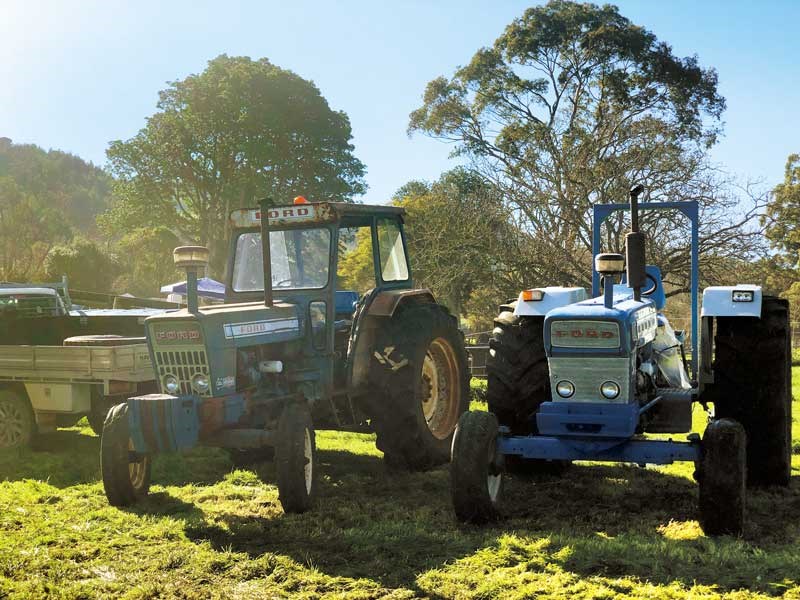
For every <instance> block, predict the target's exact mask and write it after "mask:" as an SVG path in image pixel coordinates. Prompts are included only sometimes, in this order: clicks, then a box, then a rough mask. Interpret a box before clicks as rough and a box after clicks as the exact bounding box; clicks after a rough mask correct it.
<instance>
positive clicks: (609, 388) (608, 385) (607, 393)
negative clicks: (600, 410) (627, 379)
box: [600, 381, 619, 400]
mask: <svg viewBox="0 0 800 600" xmlns="http://www.w3.org/2000/svg"><path fill="white" fill-rule="evenodd" d="M600 393H601V394H603V397H604V398H608V399H609V400H613V399H614V398H616V397H617V396H619V386H618V385H617V384H616V383H614V382H613V381H606V382H605V383H604V384H603V385H601V386H600Z"/></svg>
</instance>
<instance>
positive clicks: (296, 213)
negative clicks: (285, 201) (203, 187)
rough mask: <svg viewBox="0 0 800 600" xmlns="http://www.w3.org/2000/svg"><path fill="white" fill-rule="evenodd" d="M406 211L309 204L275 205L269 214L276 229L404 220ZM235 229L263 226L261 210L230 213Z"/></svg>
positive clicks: (347, 205)
mask: <svg viewBox="0 0 800 600" xmlns="http://www.w3.org/2000/svg"><path fill="white" fill-rule="evenodd" d="M404 214H405V209H404V208H402V207H399V206H386V205H379V204H351V203H349V202H306V203H303V204H289V205H285V206H274V207H272V208H271V209H270V211H269V224H270V226H271V227H273V226H302V225H306V224H315V223H333V222H338V221H342V220H350V218H369V217H373V216H375V217H388V216H395V217H402V215H404ZM230 220H231V225H232V226H233V227H234V228H253V227H258V226H259V225H260V223H261V210H260V209H259V208H240V209H237V210H234V211H231V215H230Z"/></svg>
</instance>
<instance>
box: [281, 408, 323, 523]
mask: <svg viewBox="0 0 800 600" xmlns="http://www.w3.org/2000/svg"><path fill="white" fill-rule="evenodd" d="M277 435H278V437H277V440H276V444H275V469H276V471H277V475H278V496H279V498H280V501H281V505H282V506H283V510H284V511H285V512H287V513H303V512H306V511H307V510H309V509H310V508H311V507H312V505H313V503H314V496H315V495H316V491H317V483H316V482H317V471H319V464H318V463H317V444H316V436H315V434H314V425H313V423H312V421H311V412H310V411H309V409H308V407H307V406H306V405H305V404H301V403H299V402H290V403H289V404H287V405H286V406H284V408H283V410H282V411H281V416H280V418H279V419H278V431H277ZM306 436H308V441H309V442H310V444H311V448H310V450H311V452H310V454H311V459H310V465H311V474H310V484H309V483H308V480H307V479H306V465H308V464H309V460H308V458H307V457H306V450H307V448H306Z"/></svg>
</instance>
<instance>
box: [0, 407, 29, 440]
mask: <svg viewBox="0 0 800 600" xmlns="http://www.w3.org/2000/svg"><path fill="white" fill-rule="evenodd" d="M24 437H25V415H23V414H22V410H21V409H20V407H19V406H17V405H16V404H15V403H13V402H9V401H8V400H0V448H12V447H14V446H18V445H19V444H21V443H22V440H23V439H24Z"/></svg>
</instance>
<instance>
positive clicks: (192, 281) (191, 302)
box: [172, 246, 208, 315]
mask: <svg viewBox="0 0 800 600" xmlns="http://www.w3.org/2000/svg"><path fill="white" fill-rule="evenodd" d="M172 260H173V262H174V263H175V266H176V267H177V268H179V269H186V307H187V308H188V309H189V312H190V313H192V314H193V315H196V314H197V313H199V312H200V308H199V306H198V305H199V302H198V298H197V271H198V269H205V268H206V267H207V266H208V248H206V247H205V246H178V247H177V248H175V250H173V251H172Z"/></svg>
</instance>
